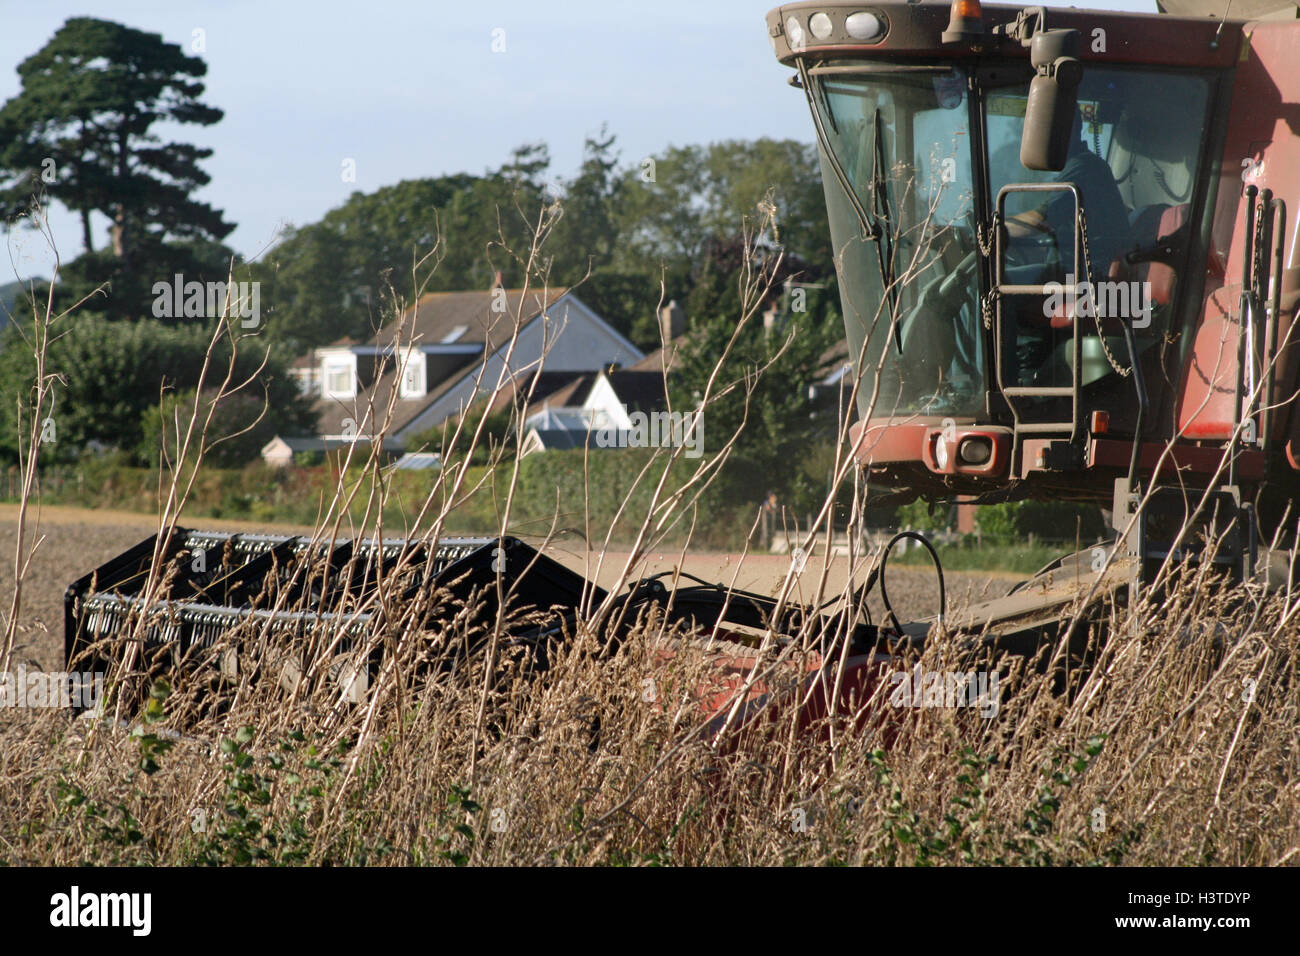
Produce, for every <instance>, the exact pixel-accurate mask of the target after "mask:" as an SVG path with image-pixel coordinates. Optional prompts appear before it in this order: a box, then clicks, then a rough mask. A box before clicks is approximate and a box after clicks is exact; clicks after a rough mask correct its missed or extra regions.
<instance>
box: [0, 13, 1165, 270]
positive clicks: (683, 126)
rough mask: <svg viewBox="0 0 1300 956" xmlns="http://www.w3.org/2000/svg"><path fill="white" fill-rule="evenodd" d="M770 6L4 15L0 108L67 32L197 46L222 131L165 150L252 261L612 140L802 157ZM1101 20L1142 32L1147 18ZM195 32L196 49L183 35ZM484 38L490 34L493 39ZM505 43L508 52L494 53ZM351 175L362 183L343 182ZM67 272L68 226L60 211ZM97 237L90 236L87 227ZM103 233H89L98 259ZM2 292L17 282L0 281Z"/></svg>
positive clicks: (631, 153)
mask: <svg viewBox="0 0 1300 956" xmlns="http://www.w3.org/2000/svg"><path fill="white" fill-rule="evenodd" d="M772 5H775V4H770V3H767V2H765V0H758V2H753V0H655V2H651V3H642V4H635V5H634V4H625V3H610V2H608V0H564V2H563V3H539V2H537V0H531V2H492V0H480V2H476V3H454V4H453V3H449V2H447V0H433V2H429V0H371V2H368V3H357V2H355V0H315V2H312V3H299V2H294V3H288V2H278V3H277V2H273V0H272V2H268V0H258V2H253V0H207V2H202V3H199V2H186V0H152V2H124V0H117V2H110V3H101V2H95V0H80V2H77V3H67V2H64V0H43V2H41V3H22V4H17V3H11V4H7V5H6V8H5V11H4V21H5V22H4V29H3V31H0V99H8V98H9V97H11V96H13V95H15V94H16V93H17V92H18V90H19V88H20V87H19V81H18V75H17V73H16V68H17V66H18V64H19V63H20V62H22V60H23V59H25V58H26V57H28V56H30V55H31V54H32V53H35V52H36V51H37V50H38V49H40V48H41V47H42V46H43V45H44V44H45V43H46V42H47V41H48V40H49V38H50V37H51V36H52V35H53V34H54V32H55V31H56V30H57V29H58V28H59V26H60V25H61V24H62V23H63V22H64V21H65V20H66V19H67V18H68V17H72V16H93V17H99V18H102V19H107V20H115V21H117V22H120V23H125V24H127V25H129V26H132V27H135V28H137V29H141V30H146V31H149V32H154V33H161V34H162V35H163V37H164V38H165V39H166V40H168V41H170V42H174V43H179V44H181V45H182V46H183V47H184V48H185V49H187V50H189V49H190V48H191V45H192V44H193V43H194V42H195V40H196V36H201V38H202V41H203V44H204V46H205V48H206V49H205V50H204V52H202V53H201V54H200V55H201V56H203V58H204V59H205V60H206V61H207V63H208V76H207V80H206V82H207V87H208V88H207V93H206V94H205V96H204V99H205V101H206V102H208V103H209V104H211V105H213V106H216V107H219V108H221V109H223V110H225V113H226V115H225V119H224V120H222V121H221V122H220V123H219V124H217V125H216V126H213V127H209V128H207V129H199V128H193V127H191V128H182V129H179V130H176V131H175V135H174V138H180V139H185V140H188V141H190V142H194V143H198V144H200V145H204V146H210V147H212V148H213V149H214V150H215V154H214V155H213V156H212V158H211V159H209V160H207V161H206V162H205V163H204V168H205V169H206V170H207V171H208V173H209V174H210V175H211V176H212V183H211V184H210V185H209V186H208V187H206V188H205V189H204V190H203V191H202V192H201V193H200V195H201V197H202V198H203V199H204V200H205V201H207V202H210V203H212V204H213V205H215V206H216V207H218V208H219V209H222V210H224V211H225V213H226V217H227V219H228V220H231V221H234V222H236V223H238V228H237V229H236V230H235V232H233V233H232V234H231V236H230V237H229V239H228V242H230V244H231V245H232V246H233V247H234V248H235V249H237V250H239V251H240V252H242V253H244V254H245V255H250V256H251V255H254V254H256V253H257V252H258V251H259V250H260V249H262V248H264V247H265V246H266V245H267V244H268V243H270V242H272V241H273V239H274V238H275V236H276V234H277V231H278V230H279V229H280V228H281V226H282V224H284V223H294V224H304V223H308V222H312V221H314V220H316V219H318V218H320V216H321V215H323V214H324V213H325V212H326V211H327V210H329V209H331V208H333V207H334V206H337V205H339V204H340V203H342V202H343V201H344V200H345V199H346V198H347V197H348V195H349V194H350V193H351V192H352V191H354V190H361V191H363V192H371V191H373V190H375V189H377V188H379V187H381V186H385V185H388V184H391V183H395V182H398V181H399V180H402V179H410V178H416V177H421V176H436V175H440V174H443V173H452V172H460V171H468V172H472V173H481V172H483V171H484V170H486V169H489V168H494V167H496V166H498V165H500V164H501V163H502V162H503V161H504V160H505V158H506V157H507V155H508V153H509V151H510V150H511V149H512V148H513V147H514V146H517V145H518V144H520V143H523V142H529V141H534V140H539V139H541V140H545V141H546V142H547V143H548V144H549V145H550V148H551V156H552V159H553V165H552V169H553V171H554V173H555V174H556V175H558V176H568V175H569V174H570V173H572V172H573V171H574V169H575V168H576V166H577V164H578V161H579V157H580V154H581V150H582V142H583V139H584V138H585V137H586V136H588V135H592V134H594V133H596V132H598V131H599V129H600V125H601V123H602V122H608V123H609V128H610V130H611V132H613V133H615V134H617V136H618V145H619V149H620V151H621V154H622V159H623V161H624V162H626V163H630V162H633V161H635V160H637V159H639V158H641V157H643V156H646V155H649V154H651V153H654V152H657V151H659V150H660V149H662V148H663V147H664V146H667V145H669V144H684V143H698V142H709V141H712V140H720V139H733V138H746V139H748V138H755V137H760V136H772V137H778V138H784V137H790V138H796V139H802V140H807V141H811V139H812V130H811V123H810V122H809V120H808V117H807V113H806V109H805V106H804V103H803V100H802V97H801V96H800V95H799V94H798V93H797V92H796V91H795V90H793V89H791V88H790V87H789V86H787V85H785V78H786V72H787V71H786V70H784V69H783V68H781V67H780V66H779V65H778V64H777V63H776V61H775V59H774V58H773V57H772V53H771V48H770V47H769V45H768V42H767V38H766V31H765V28H764V22H763V15H764V13H766V11H767V9H768V8H769V6H772ZM1076 5H1077V6H1081V7H1089V8H1095V9H1117V10H1135V11H1140V12H1144V13H1154V12H1155V3H1154V0H1102V2H1084V3H1079V4H1076ZM195 31H202V34H196V33H195ZM494 31H504V32H503V33H494ZM494 39H496V40H497V41H498V46H499V45H500V42H499V41H500V40H501V39H504V46H505V50H504V52H493V49H492V47H493V41H494ZM347 159H351V160H354V161H355V164H356V182H355V183H346V182H343V179H342V176H341V170H342V167H343V162H344V161H345V160H347ZM51 225H52V228H53V230H54V235H55V239H56V242H57V243H58V245H59V249H60V252H61V254H62V255H63V256H64V258H65V259H66V258H71V257H73V256H75V255H77V254H78V253H79V252H80V251H81V239H80V236H81V233H80V227H79V225H78V223H77V221H76V220H75V219H74V218H73V217H71V216H69V215H67V214H66V213H64V212H62V210H59V209H57V208H56V209H55V210H54V211H52V214H51ZM103 225H104V224H102V223H101V226H103ZM104 235H105V232H104V230H103V228H100V229H97V230H96V242H102V241H103V237H104ZM10 252H11V256H12V257H13V258H16V259H17V260H18V261H17V263H16V265H17V267H18V271H19V273H20V274H25V275H26V274H32V273H43V274H47V275H48V272H49V268H48V261H49V256H48V253H46V252H45V250H44V249H43V248H42V244H41V242H40V241H39V240H35V239H33V238H32V237H31V236H30V235H29V234H27V235H24V234H16V235H15V236H13V237H12V240H11V243H10ZM6 273H7V274H12V270H11V269H6Z"/></svg>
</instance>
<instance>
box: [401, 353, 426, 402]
mask: <svg viewBox="0 0 1300 956" xmlns="http://www.w3.org/2000/svg"><path fill="white" fill-rule="evenodd" d="M400 394H401V396H402V398H423V397H424V354H423V353H422V352H415V353H412V354H410V355H408V356H407V357H406V360H405V361H404V362H403V363H402V384H401V389H400Z"/></svg>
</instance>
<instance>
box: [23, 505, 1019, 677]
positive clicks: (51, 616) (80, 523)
mask: <svg viewBox="0 0 1300 956" xmlns="http://www.w3.org/2000/svg"><path fill="white" fill-rule="evenodd" d="M17 518H18V509H17V506H15V505H0V602H3V603H2V605H0V610H2V611H3V613H4V614H6V615H7V614H8V611H9V604H10V601H11V600H12V595H13V576H14V575H13V568H14V564H13V561H14V547H15V544H16V535H17ZM39 518H40V521H39V525H38V524H37V523H36V520H35V516H33V515H29V516H28V527H27V533H28V540H29V541H31V540H36V539H38V538H39V540H40V545H39V547H38V548H37V550H36V554H35V556H34V557H33V559H32V563H31V567H30V569H29V570H28V574H27V578H26V581H25V583H24V586H23V600H22V607H21V610H20V612H19V615H18V620H19V625H18V639H17V641H18V648H17V651H16V658H15V659H16V660H19V661H31V662H34V663H35V664H38V665H39V666H41V667H43V668H46V669H49V668H54V667H57V666H58V665H59V664H60V663H61V659H62V654H63V592H64V590H65V589H66V588H67V586H68V585H69V584H70V583H72V582H73V581H75V580H76V579H77V578H79V577H80V576H81V575H83V574H85V573H86V572H87V571H90V570H92V569H93V568H95V567H97V566H99V565H100V564H102V563H104V562H105V561H107V560H108V559H109V558H111V557H113V556H114V555H116V554H118V553H120V552H121V551H123V550H125V549H126V548H128V547H129V546H131V545H133V544H135V543H136V542H138V541H140V540H142V539H144V538H146V537H148V536H149V535H150V534H153V532H154V530H155V529H156V521H155V519H153V518H151V517H150V516H148V515H143V514H135V513H130V512H121V511H92V510H86V509H79V508H65V507H45V508H43V509H41V512H40V515H39ZM185 524H186V525H187V526H189V527H198V528H216V529H225V530H231V531H249V530H260V531H281V532H294V531H301V530H303V529H301V528H298V527H296V526H293V525H266V524H258V523H252V522H247V521H232V520H224V519H222V520H218V519H211V518H207V519H205V518H195V519H187V521H186V522H185ZM548 553H549V554H551V555H552V556H553V557H555V558H557V559H558V560H560V561H562V562H563V563H565V564H567V565H568V566H569V567H571V568H573V569H574V570H575V571H578V572H579V573H581V574H584V575H588V576H591V577H595V578H596V580H597V581H598V582H599V583H600V584H602V585H606V586H609V585H611V584H613V583H614V582H615V581H616V580H617V579H618V577H619V575H620V573H621V572H622V571H623V568H624V566H625V564H626V562H627V557H628V556H627V553H626V552H620V551H610V552H606V554H605V556H604V559H603V560H601V558H600V556H599V555H597V554H594V553H588V552H587V551H586V550H585V549H583V548H582V547H581V546H580V545H574V544H572V543H559V544H555V545H552V546H551V547H550V548H549V549H548ZM790 564H791V559H790V557H789V556H787V555H776V554H751V555H748V556H745V557H744V559H743V561H742V560H741V556H740V555H738V554H731V553H719V552H691V553H690V554H689V555H687V556H685V557H684V558H683V556H682V555H681V553H680V552H672V551H663V552H659V553H655V554H652V555H650V556H649V557H648V559H646V560H645V561H643V562H642V563H641V565H640V566H638V567H636V568H633V569H632V570H631V573H630V576H629V577H630V579H635V578H638V577H642V576H645V575H648V574H655V573H658V572H660V571H670V570H672V569H673V568H674V567H680V570H682V571H684V572H688V573H690V574H694V575H696V576H698V577H701V578H703V579H705V580H706V581H710V582H714V581H717V582H721V583H723V584H731V585H734V586H735V587H737V588H741V589H745V590H751V591H760V592H763V593H767V594H772V593H775V592H776V591H777V590H778V589H779V588H780V587H781V585H782V582H783V581H784V578H785V576H786V574H787V573H788V572H789V570H790ZM822 569H823V559H822V558H821V556H819V555H814V556H812V557H810V558H809V559H808V560H807V562H806V564H805V566H804V570H803V573H802V574H801V575H799V578H798V582H797V586H796V587H795V589H794V591H793V593H792V597H793V599H794V600H796V601H812V600H815V599H817V597H818V581H819V579H820V577H821V574H822ZM846 569H847V561H846V560H845V559H833V560H832V561H831V562H830V564H829V567H828V569H827V574H826V584H825V589H824V590H823V591H822V596H821V599H822V600H825V599H827V598H829V597H831V596H832V595H834V594H837V593H839V589H840V588H842V587H843V586H844V583H845V571H846ZM946 578H947V582H948V592H949V594H948V604H949V607H950V608H952V607H957V606H960V605H961V604H963V603H966V602H968V601H970V600H975V599H978V598H980V597H985V596H992V595H996V594H1001V593H1004V592H1005V591H1006V589H1007V587H1008V586H1009V584H1010V583H1011V581H1013V580H1016V578H1015V577H1014V576H1009V575H1006V574H1002V573H999V572H992V573H982V572H981V573H973V572H950V573H948V574H947V575H946ZM889 585H890V599H891V601H892V602H893V604H894V607H895V609H896V611H897V612H898V614H899V615H900V617H904V618H919V617H925V616H928V615H931V614H933V613H934V612H935V611H936V610H937V592H936V588H935V580H934V572H933V571H931V570H930V569H928V568H905V567H898V568H895V569H891V570H890V572H889ZM872 613H873V615H875V616H876V619H877V620H878V619H879V615H880V613H881V607H880V602H879V598H878V596H877V597H876V598H875V600H874V601H873V602H872Z"/></svg>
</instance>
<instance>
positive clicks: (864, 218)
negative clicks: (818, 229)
mask: <svg viewBox="0 0 1300 956" xmlns="http://www.w3.org/2000/svg"><path fill="white" fill-rule="evenodd" d="M796 66H797V67H798V69H799V82H800V83H801V84H802V85H803V91H804V95H805V96H807V97H808V109H809V111H810V112H811V113H812V117H813V127H814V128H815V129H816V130H817V141H818V142H819V143H820V144H821V147H822V152H823V153H825V154H826V161H827V162H828V163H830V167H831V172H833V173H834V174H835V180H836V182H838V183H839V184H840V188H841V189H842V190H844V196H845V198H846V199H848V201H849V205H850V206H851V207H852V208H853V212H854V214H855V215H856V216H857V217H858V225H860V226H861V227H862V235H863V237H864V238H866V239H872V240H878V239H879V238H880V236H881V229H880V225H879V223H877V222H876V221H875V220H874V219H873V218H872V217H871V216H870V215H868V214H867V210H866V208H865V207H864V206H863V205H862V200H861V199H859V198H858V193H857V190H855V189H854V188H853V183H852V182H850V181H849V177H848V174H847V173H845V172H844V167H843V166H841V165H840V158H839V156H837V155H836V153H835V150H834V149H832V148H831V141H830V138H829V137H828V136H827V135H826V127H825V126H823V125H822V114H821V110H819V109H818V108H817V101H816V100H815V99H814V98H813V83H812V79H811V78H810V77H809V75H808V66H807V64H805V63H804V61H803V58H802V57H800V58H799V59H798V60H797V61H796ZM817 88H818V89H820V90H821V93H822V100H823V102H826V112H827V114H829V113H830V103H829V102H828V101H826V91H825V90H824V89H822V87H821V79H820V78H818V80H817Z"/></svg>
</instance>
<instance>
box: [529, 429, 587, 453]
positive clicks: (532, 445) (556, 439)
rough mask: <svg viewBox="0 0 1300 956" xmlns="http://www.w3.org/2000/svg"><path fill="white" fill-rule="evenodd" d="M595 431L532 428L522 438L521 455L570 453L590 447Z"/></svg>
mask: <svg viewBox="0 0 1300 956" xmlns="http://www.w3.org/2000/svg"><path fill="white" fill-rule="evenodd" d="M595 435H596V433H595V431H594V430H588V429H571V428H534V429H533V430H532V431H530V432H529V433H528V434H527V435H526V436H524V447H523V454H525V455H526V454H528V453H529V452H530V451H570V450H572V449H574V448H581V447H582V446H583V445H588V446H590V445H592V443H593V441H594V439H595Z"/></svg>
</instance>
